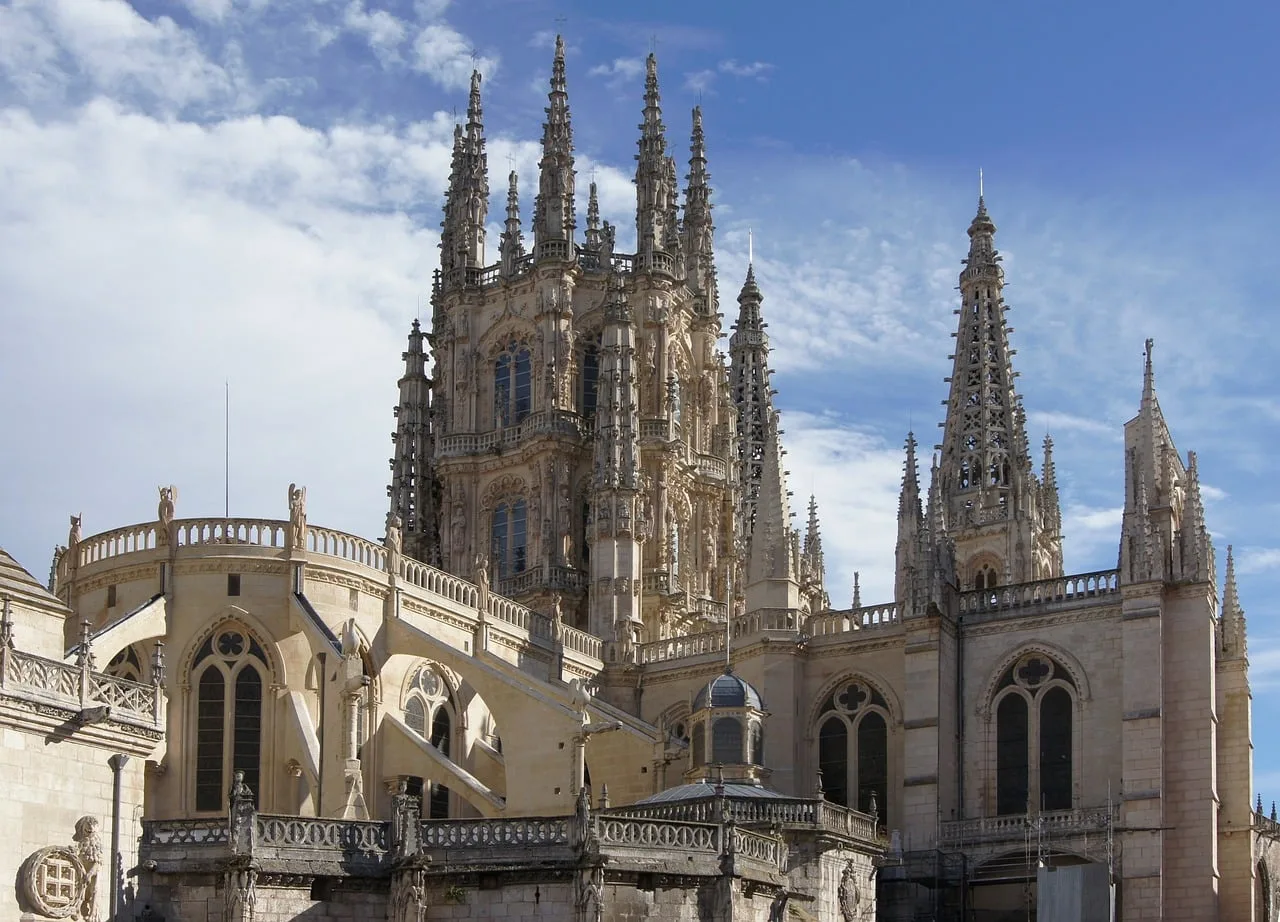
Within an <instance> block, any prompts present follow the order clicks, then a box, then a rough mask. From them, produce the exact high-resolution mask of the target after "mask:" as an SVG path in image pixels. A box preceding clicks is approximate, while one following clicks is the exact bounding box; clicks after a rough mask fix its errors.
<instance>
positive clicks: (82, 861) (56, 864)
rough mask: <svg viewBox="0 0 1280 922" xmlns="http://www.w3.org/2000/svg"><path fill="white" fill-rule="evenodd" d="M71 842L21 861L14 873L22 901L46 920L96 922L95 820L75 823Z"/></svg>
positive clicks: (98, 856) (98, 859)
mask: <svg viewBox="0 0 1280 922" xmlns="http://www.w3.org/2000/svg"><path fill="white" fill-rule="evenodd" d="M75 843H76V844H75V846H74V847H72V846H65V845H51V846H49V847H47V848H42V849H40V850H39V851H38V852H35V853H33V854H32V855H31V856H30V857H28V858H27V860H26V861H25V862H23V864H22V869H21V871H20V872H19V874H18V879H19V886H20V889H21V892H22V896H23V898H24V899H23V902H25V903H26V904H27V906H28V907H29V908H30V909H31V910H32V911H34V912H35V913H37V914H38V915H41V916H44V917H45V918H48V919H79V920H81V922H98V918H99V916H98V872H99V869H100V867H101V864H102V840H101V839H100V838H99V836H98V818H97V817H95V816H82V817H80V819H79V820H77V821H76V830H75Z"/></svg>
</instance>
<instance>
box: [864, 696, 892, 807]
mask: <svg viewBox="0 0 1280 922" xmlns="http://www.w3.org/2000/svg"><path fill="white" fill-rule="evenodd" d="M888 786H889V729H888V727H887V726H885V722H884V718H883V717H881V716H880V715H879V714H878V713H876V712H875V711H870V712H868V713H867V714H865V715H863V717H862V719H861V720H860V721H858V809H859V810H861V811H862V812H863V813H870V812H871V798H872V796H873V795H874V796H875V799H876V811H877V813H878V814H879V816H880V822H881V823H882V824H885V825H887V824H888V816H889V811H888V806H889V799H888V797H887V796H886V795H887V793H888V792H887V790H886V789H887V788H888Z"/></svg>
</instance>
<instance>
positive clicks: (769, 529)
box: [747, 409, 800, 611]
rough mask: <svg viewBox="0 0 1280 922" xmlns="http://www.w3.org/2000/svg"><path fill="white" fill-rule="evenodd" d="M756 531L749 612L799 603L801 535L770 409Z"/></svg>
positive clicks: (750, 564) (775, 415)
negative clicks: (794, 521)
mask: <svg viewBox="0 0 1280 922" xmlns="http://www.w3.org/2000/svg"><path fill="white" fill-rule="evenodd" d="M761 467H762V471H761V477H760V490H759V495H758V499H757V503H756V523H755V532H754V534H753V535H752V538H751V548H750V553H749V555H748V566H747V610H748V611H751V610H754V609H755V608H757V607H760V608H769V607H779V606H781V607H788V606H795V605H797V604H798V601H799V588H800V586H799V582H798V577H799V573H798V570H799V567H798V563H799V562H798V560H796V558H797V557H798V556H799V555H798V553H797V552H798V551H799V547H798V543H799V535H797V534H796V533H795V529H793V528H792V527H791V501H790V499H789V497H790V493H789V492H788V490H787V479H786V472H785V471H784V470H783V467H782V446H781V444H780V441H779V432H778V413H777V411H776V410H772V409H771V410H770V413H769V421H768V423H767V425H766V427H765V442H764V452H763V458H762V459H761Z"/></svg>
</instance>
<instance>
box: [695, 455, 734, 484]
mask: <svg viewBox="0 0 1280 922" xmlns="http://www.w3.org/2000/svg"><path fill="white" fill-rule="evenodd" d="M697 460H698V464H697V470H698V473H699V474H700V475H701V476H703V477H710V478H711V479H712V480H724V479H725V478H726V477H728V476H729V466H728V464H727V463H726V462H725V460H724V458H717V457H716V456H715V455H703V454H700V455H698V456H697Z"/></svg>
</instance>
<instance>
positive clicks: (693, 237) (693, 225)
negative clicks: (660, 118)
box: [683, 106, 720, 314]
mask: <svg viewBox="0 0 1280 922" xmlns="http://www.w3.org/2000/svg"><path fill="white" fill-rule="evenodd" d="M689 151H690V153H689V176H688V182H689V184H688V186H686V187H685V193H684V228H683V231H684V253H685V261H686V266H687V271H688V278H689V285H690V287H691V288H693V290H694V291H696V292H698V293H699V307H700V308H701V309H702V311H703V312H704V313H707V314H715V313H716V312H717V311H718V310H719V300H720V299H719V296H718V294H717V292H716V267H715V253H714V241H715V225H714V224H713V223H712V221H711V174H710V173H708V172H707V142H706V135H705V133H704V132H703V129H702V107H701V106H696V107H695V108H694V110H693V136H692V138H691V139H690V143H689Z"/></svg>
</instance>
